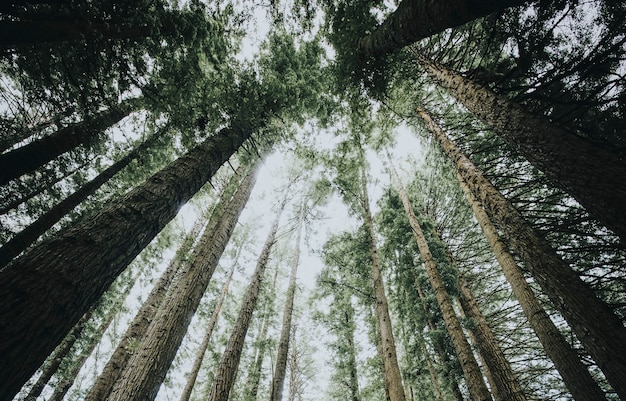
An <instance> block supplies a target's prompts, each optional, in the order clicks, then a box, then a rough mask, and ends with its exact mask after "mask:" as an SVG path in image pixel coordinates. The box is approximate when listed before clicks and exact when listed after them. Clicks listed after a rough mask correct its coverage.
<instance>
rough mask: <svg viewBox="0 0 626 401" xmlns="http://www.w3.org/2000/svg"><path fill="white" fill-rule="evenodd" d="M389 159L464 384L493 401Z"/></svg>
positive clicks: (479, 398)
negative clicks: (457, 359)
mask: <svg viewBox="0 0 626 401" xmlns="http://www.w3.org/2000/svg"><path fill="white" fill-rule="evenodd" d="M387 157H388V160H389V164H390V170H391V174H392V176H393V182H394V186H395V187H396V191H397V192H398V195H399V196H400V199H401V200H402V204H403V206H404V210H405V212H406V215H407V218H408V220H409V224H410V225H411V229H412V231H413V236H414V237H415V241H416V242H417V246H418V248H419V251H420V255H421V257H422V261H423V262H424V266H425V267H426V274H427V275H428V280H429V281H430V284H431V286H432V288H433V291H434V292H435V297H436V299H437V303H438V304H439V308H440V309H441V314H442V315H443V319H444V322H445V324H446V328H447V329H448V333H449V334H450V337H451V338H452V343H453V344H454V348H455V350H456V354H457V356H458V358H459V362H460V363H461V368H462V369H463V375H464V376H465V381H466V382H467V387H468V388H469V391H470V394H471V395H472V399H474V400H475V401H491V399H492V398H491V394H490V393H489V390H488V389H487V386H486V385H485V381H484V380H483V375H482V373H481V372H480V368H479V367H478V362H476V358H475V357H474V353H473V352H472V349H471V347H470V345H469V343H468V342H467V338H466V337H465V333H463V329H462V328H461V324H460V322H459V319H458V317H457V316H456V313H455V312H454V307H453V306H452V301H451V299H450V295H449V294H448V291H447V290H446V288H445V286H444V283H443V279H442V277H441V274H440V273H439V270H438V269H437V265H436V263H435V260H434V259H433V256H432V254H431V253H430V249H429V247H428V242H427V241H426V237H425V236H424V233H423V231H422V229H421V227H420V225H419V222H418V221H417V218H416V217H415V214H414V212H413V208H412V206H411V204H410V201H409V198H408V196H407V194H406V192H405V191H404V187H403V186H402V183H401V182H400V177H398V175H397V173H396V171H395V168H394V167H393V164H392V163H391V156H390V155H389V153H387Z"/></svg>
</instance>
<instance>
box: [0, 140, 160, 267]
mask: <svg viewBox="0 0 626 401" xmlns="http://www.w3.org/2000/svg"><path fill="white" fill-rule="evenodd" d="M150 143H151V141H146V142H144V143H142V144H140V145H139V146H137V147H136V148H135V149H133V150H132V151H131V152H129V153H128V154H126V155H125V156H124V157H122V158H121V159H120V160H118V161H116V162H115V163H113V164H112V165H111V166H109V167H108V168H107V169H105V170H104V171H103V172H101V173H100V174H98V175H97V176H96V177H95V178H94V179H93V180H91V181H89V182H88V183H86V184H85V185H83V186H82V187H80V188H79V189H78V190H77V191H76V192H74V193H73V194H71V195H70V196H68V197H67V198H65V199H64V200H62V201H61V202H59V203H58V204H56V205H55V206H54V207H52V209H50V210H48V211H47V212H46V213H44V214H43V215H41V216H40V217H39V218H38V219H37V220H35V221H34V222H32V223H31V224H29V225H28V227H26V228H25V229H23V230H22V231H20V232H19V233H17V234H16V235H15V236H14V237H13V238H11V239H10V240H9V241H7V242H6V243H5V244H4V245H2V247H0V269H1V268H2V267H4V266H6V265H7V264H8V263H9V262H10V261H11V260H12V259H13V258H14V257H16V256H17V255H19V254H20V253H22V252H23V251H24V250H26V249H27V248H28V247H29V246H31V245H32V244H33V243H34V242H35V241H36V240H37V239H38V238H39V237H40V236H42V235H43V234H44V233H45V232H46V231H47V230H48V229H50V228H51V227H52V226H54V225H55V224H56V223H58V222H59V221H60V220H61V219H62V218H63V217H64V216H65V215H66V214H67V213H69V212H71V211H72V210H73V209H74V208H75V207H76V206H78V205H79V204H80V203H81V202H83V201H84V200H85V199H87V197H89V196H90V195H92V194H93V193H94V192H96V191H97V190H98V189H99V188H100V187H101V186H102V185H104V184H105V183H106V182H107V181H108V180H109V179H110V178H111V177H113V176H114V175H115V174H117V173H118V172H119V171H121V170H122V169H123V168H124V167H126V166H128V164H130V162H131V161H133V160H134V159H135V158H136V157H138V156H139V155H140V154H141V152H143V151H144V150H146V149H147V148H148V146H149V145H150Z"/></svg>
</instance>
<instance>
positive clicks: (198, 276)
mask: <svg viewBox="0 0 626 401" xmlns="http://www.w3.org/2000/svg"><path fill="white" fill-rule="evenodd" d="M256 164H257V166H258V165H259V164H260V163H259V162H257V163H256ZM255 172H256V169H252V170H251V171H250V172H249V173H248V174H247V175H246V177H245V178H244V180H243V181H242V182H241V184H240V187H239V188H238V189H237V192H236V193H235V195H234V196H233V197H232V199H231V198H230V196H228V195H229V194H228V193H227V191H225V195H226V196H225V197H222V198H221V199H220V205H226V206H225V207H224V208H223V209H222V210H220V211H219V212H218V213H215V214H214V215H213V216H212V217H211V220H210V221H209V223H208V227H207V228H206V229H205V231H204V233H203V234H202V237H201V238H200V239H199V241H198V243H197V244H196V246H195V247H194V250H193V253H192V255H191V259H190V262H189V263H188V264H187V265H185V266H182V267H181V270H180V277H179V278H178V279H177V280H176V283H175V284H174V288H172V289H171V290H170V291H169V292H168V294H167V296H166V298H165V300H164V301H163V303H162V306H161V308H160V309H159V311H158V312H157V314H156V316H155V318H154V321H153V322H152V323H151V324H150V327H149V328H148V331H147V332H146V335H145V336H144V338H143V340H142V345H141V347H140V348H139V349H138V350H136V351H135V353H133V355H132V356H131V357H130V359H129V361H128V364H127V365H126V367H125V368H124V370H123V371H122V374H121V376H120V379H119V380H118V381H117V382H116V383H115V385H114V386H113V389H112V390H111V395H110V396H109V398H108V399H109V401H134V400H153V399H154V398H155V397H156V395H157V392H158V390H159V387H160V386H161V383H162V382H163V380H164V379H165V375H166V374H167V370H168V369H169V367H170V365H171V363H172V361H173V360H174V357H175V356H176V352H177V351H178V347H179V346H180V344H181V342H182V340H183V337H184V336H185V333H186V332H187V328H188V326H189V323H191V319H192V317H193V315H194V313H195V311H196V309H197V308H198V305H199V304H200V300H201V299H202V295H203V294H204V292H205V291H206V288H207V286H208V284H209V281H210V280H211V277H212V275H213V272H214V271H215V268H216V266H217V264H218V262H219V259H220V257H221V256H222V253H223V252H224V249H225V248H226V245H227V244H228V241H229V240H230V236H231V234H232V232H233V230H234V229H235V226H236V225H237V221H238V219H239V216H240V214H241V212H242V210H243V209H244V207H245V205H246V203H247V201H248V198H249V196H250V192H251V191H252V187H253V186H254V182H255V179H256V178H255ZM218 207H219V205H218Z"/></svg>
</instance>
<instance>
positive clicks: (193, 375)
mask: <svg viewBox="0 0 626 401" xmlns="http://www.w3.org/2000/svg"><path fill="white" fill-rule="evenodd" d="M240 252H241V248H240V249H239V251H237V256H236V257H235V262H234V263H233V265H232V266H231V268H230V272H228V277H227V278H226V281H225V282H224V285H223V286H222V292H221V293H220V297H219V299H218V300H217V303H216V304H215V309H213V314H212V315H211V320H210V321H209V324H208V325H207V328H206V331H205V332H204V337H202V343H201V344H200V348H199V349H198V353H197V354H196V359H195V360H194V362H193V366H192V367H191V371H190V372H189V374H188V376H187V383H186V384H185V388H184V389H183V393H182V394H181V396H180V401H189V398H190V397H191V392H192V391H193V387H194V385H195V384H196V380H197V378H198V373H199V372H200V367H201V366H202V361H203V360H204V354H205V353H206V350H207V348H208V347H209V342H210V341H211V336H212V335H213V329H214V328H215V325H216V324H217V319H218V318H219V315H220V311H221V310H222V305H223V304H224V300H225V299H226V295H228V288H229V287H230V281H231V279H232V278H233V274H234V273H235V268H236V267H237V260H238V258H239V253H240Z"/></svg>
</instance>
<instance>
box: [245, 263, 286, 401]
mask: <svg viewBox="0 0 626 401" xmlns="http://www.w3.org/2000/svg"><path fill="white" fill-rule="evenodd" d="M276 272H277V273H278V269H277V270H276ZM274 278H276V276H274ZM269 325H270V314H269V313H267V314H266V315H265V317H264V318H263V323H262V324H261V329H260V331H259V333H258V336H257V339H256V344H258V346H257V352H256V355H255V358H254V364H253V365H252V367H251V369H250V372H249V374H248V379H247V381H246V387H245V389H244V394H245V396H244V400H246V401H256V399H257V395H258V392H259V382H260V381H261V374H262V373H263V359H264V358H265V350H266V348H267V329H268V327H269Z"/></svg>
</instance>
